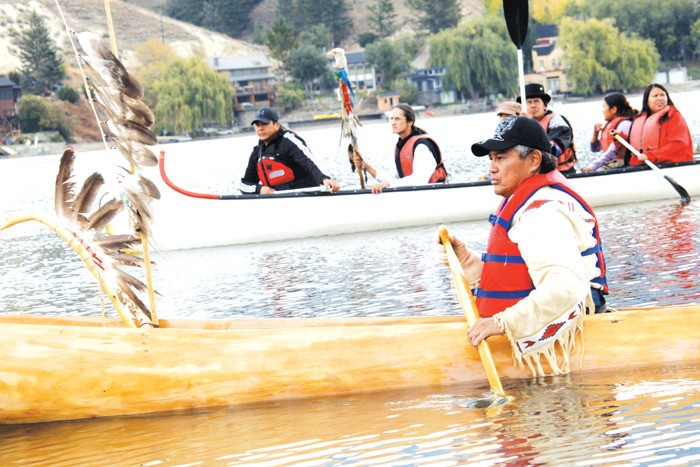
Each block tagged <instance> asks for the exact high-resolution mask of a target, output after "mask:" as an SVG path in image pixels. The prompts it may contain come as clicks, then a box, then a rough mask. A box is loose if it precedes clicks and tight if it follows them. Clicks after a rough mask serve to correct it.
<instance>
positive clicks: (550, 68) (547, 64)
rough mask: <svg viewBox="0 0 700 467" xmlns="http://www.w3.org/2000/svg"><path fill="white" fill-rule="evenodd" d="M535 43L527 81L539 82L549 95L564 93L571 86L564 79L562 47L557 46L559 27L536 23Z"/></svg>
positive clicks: (568, 90) (526, 77) (569, 89)
mask: <svg viewBox="0 0 700 467" xmlns="http://www.w3.org/2000/svg"><path fill="white" fill-rule="evenodd" d="M534 33H535V45H534V46H532V68H533V70H532V73H528V74H527V75H526V76H525V81H526V82H528V83H539V84H541V85H542V86H544V88H545V89H546V90H547V92H548V93H549V94H551V95H556V94H566V93H568V92H570V91H571V89H572V86H571V85H570V84H569V82H568V81H567V79H566V72H565V71H564V64H563V60H562V53H563V51H562V49H561V47H559V46H558V43H557V42H558V38H559V27H558V26H556V25H554V24H537V25H535V28H534Z"/></svg>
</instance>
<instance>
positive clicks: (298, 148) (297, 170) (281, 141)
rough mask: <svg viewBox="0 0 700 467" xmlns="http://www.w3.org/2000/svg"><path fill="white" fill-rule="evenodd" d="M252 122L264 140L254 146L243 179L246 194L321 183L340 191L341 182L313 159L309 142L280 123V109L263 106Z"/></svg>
mask: <svg viewBox="0 0 700 467" xmlns="http://www.w3.org/2000/svg"><path fill="white" fill-rule="evenodd" d="M251 125H255V133H256V134H257V135H258V138H260V140H259V141H258V145H257V146H255V147H254V148H253V152H252V153H251V155H250V159H248V167H247V168H246V170H245V174H244V175H243V178H242V179H241V186H240V189H241V191H242V192H243V193H260V194H263V195H266V194H270V193H274V192H275V191H277V190H291V189H296V188H308V187H313V186H320V185H323V186H325V187H326V188H328V189H329V190H331V191H332V192H333V193H335V192H336V191H338V190H340V185H339V184H338V182H337V181H335V180H333V179H332V178H330V177H328V176H327V175H324V174H323V172H321V170H320V169H319V168H318V167H317V166H316V164H314V162H313V161H312V160H311V156H312V154H311V150H310V149H309V147H308V146H307V145H306V142H304V140H303V139H301V138H300V137H299V135H297V134H296V133H294V132H292V131H289V130H287V129H286V128H284V127H283V126H282V125H281V124H280V122H279V116H278V115H277V112H275V111H274V110H272V109H271V108H269V107H262V108H260V109H258V111H257V113H256V114H255V119H254V120H253V122H252V123H251Z"/></svg>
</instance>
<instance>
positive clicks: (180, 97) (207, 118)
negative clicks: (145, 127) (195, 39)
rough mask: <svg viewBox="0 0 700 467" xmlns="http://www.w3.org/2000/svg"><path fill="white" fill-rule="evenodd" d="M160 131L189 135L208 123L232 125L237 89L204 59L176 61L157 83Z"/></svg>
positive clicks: (157, 121) (156, 113) (155, 112)
mask: <svg viewBox="0 0 700 467" xmlns="http://www.w3.org/2000/svg"><path fill="white" fill-rule="evenodd" d="M153 87H154V95H155V96H156V103H155V106H154V107H153V113H154V114H155V117H156V131H158V132H160V131H161V130H163V129H166V130H168V131H169V132H171V133H189V132H192V131H194V130H198V129H199V128H201V127H202V126H203V125H204V124H205V123H207V122H214V123H219V124H228V123H229V122H230V121H231V119H232V118H233V100H232V99H233V93H234V90H233V87H232V86H231V82H230V81H229V80H228V79H227V78H225V77H224V76H221V75H219V74H218V73H216V72H215V71H214V70H212V69H211V68H209V66H208V65H207V63H206V62H205V61H204V59H202V58H200V57H190V58H188V59H183V58H174V59H172V60H171V61H169V62H168V63H167V65H166V67H165V73H164V74H163V75H162V76H161V77H160V79H158V80H157V81H156V82H155V83H153Z"/></svg>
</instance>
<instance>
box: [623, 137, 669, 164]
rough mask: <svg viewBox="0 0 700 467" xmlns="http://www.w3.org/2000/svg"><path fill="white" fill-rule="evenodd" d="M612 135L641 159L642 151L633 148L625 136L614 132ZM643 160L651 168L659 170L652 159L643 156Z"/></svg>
mask: <svg viewBox="0 0 700 467" xmlns="http://www.w3.org/2000/svg"><path fill="white" fill-rule="evenodd" d="M614 136H615V139H616V140H618V141H619V142H620V143H621V144H622V145H623V146H624V147H626V148H627V149H629V150H630V152H631V153H632V154H634V155H635V156H637V157H638V158H639V159H640V160H641V159H642V157H643V156H642V153H641V152H639V151H637V150H636V149H635V148H634V146H632V145H631V144H630V143H628V142H627V141H625V138H623V137H622V136H620V135H618V134H615V135H614ZM644 162H645V163H646V164H647V165H648V166H649V167H651V168H652V169H654V170H661V169H660V168H659V167H657V165H656V164H654V163H653V162H652V161H650V160H649V159H648V158H645V159H644Z"/></svg>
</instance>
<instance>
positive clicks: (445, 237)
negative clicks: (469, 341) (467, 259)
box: [439, 225, 505, 396]
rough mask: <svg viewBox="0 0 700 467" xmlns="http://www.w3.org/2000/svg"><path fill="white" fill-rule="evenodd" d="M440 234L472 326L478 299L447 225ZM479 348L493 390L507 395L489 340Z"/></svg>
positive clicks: (442, 227)
mask: <svg viewBox="0 0 700 467" xmlns="http://www.w3.org/2000/svg"><path fill="white" fill-rule="evenodd" d="M439 234H440V241H441V242H442V245H443V246H444V247H445V253H446V254H447V262H448V264H449V266H450V272H452V278H453V280H454V283H455V288H456V289H457V298H458V299H459V303H460V305H462V310H464V315H465V317H466V318H467V323H469V326H470V327H471V326H473V325H474V323H476V321H477V320H478V319H479V312H478V311H477V309H476V300H475V299H474V295H473V294H472V292H471V287H470V285H469V281H468V280H467V278H466V276H465V275H464V271H463V270H462V265H461V264H460V263H459V260H458V259H457V255H456V254H455V252H454V249H453V248H452V242H451V241H450V233H449V232H448V230H447V227H445V226H444V225H443V226H440V231H439ZM477 349H478V351H479V357H481V363H482V364H483V365H484V371H485V372H486V378H487V379H488V381H489V385H490V386H491V392H492V393H494V394H496V395H498V396H505V392H504V391H503V386H502V385H501V379H500V378H499V377H498V371H497V370H496V364H495V363H494V361H493V355H492V354H491V348H490V347H489V344H488V342H486V340H482V341H481V342H479V346H478V347H477Z"/></svg>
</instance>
